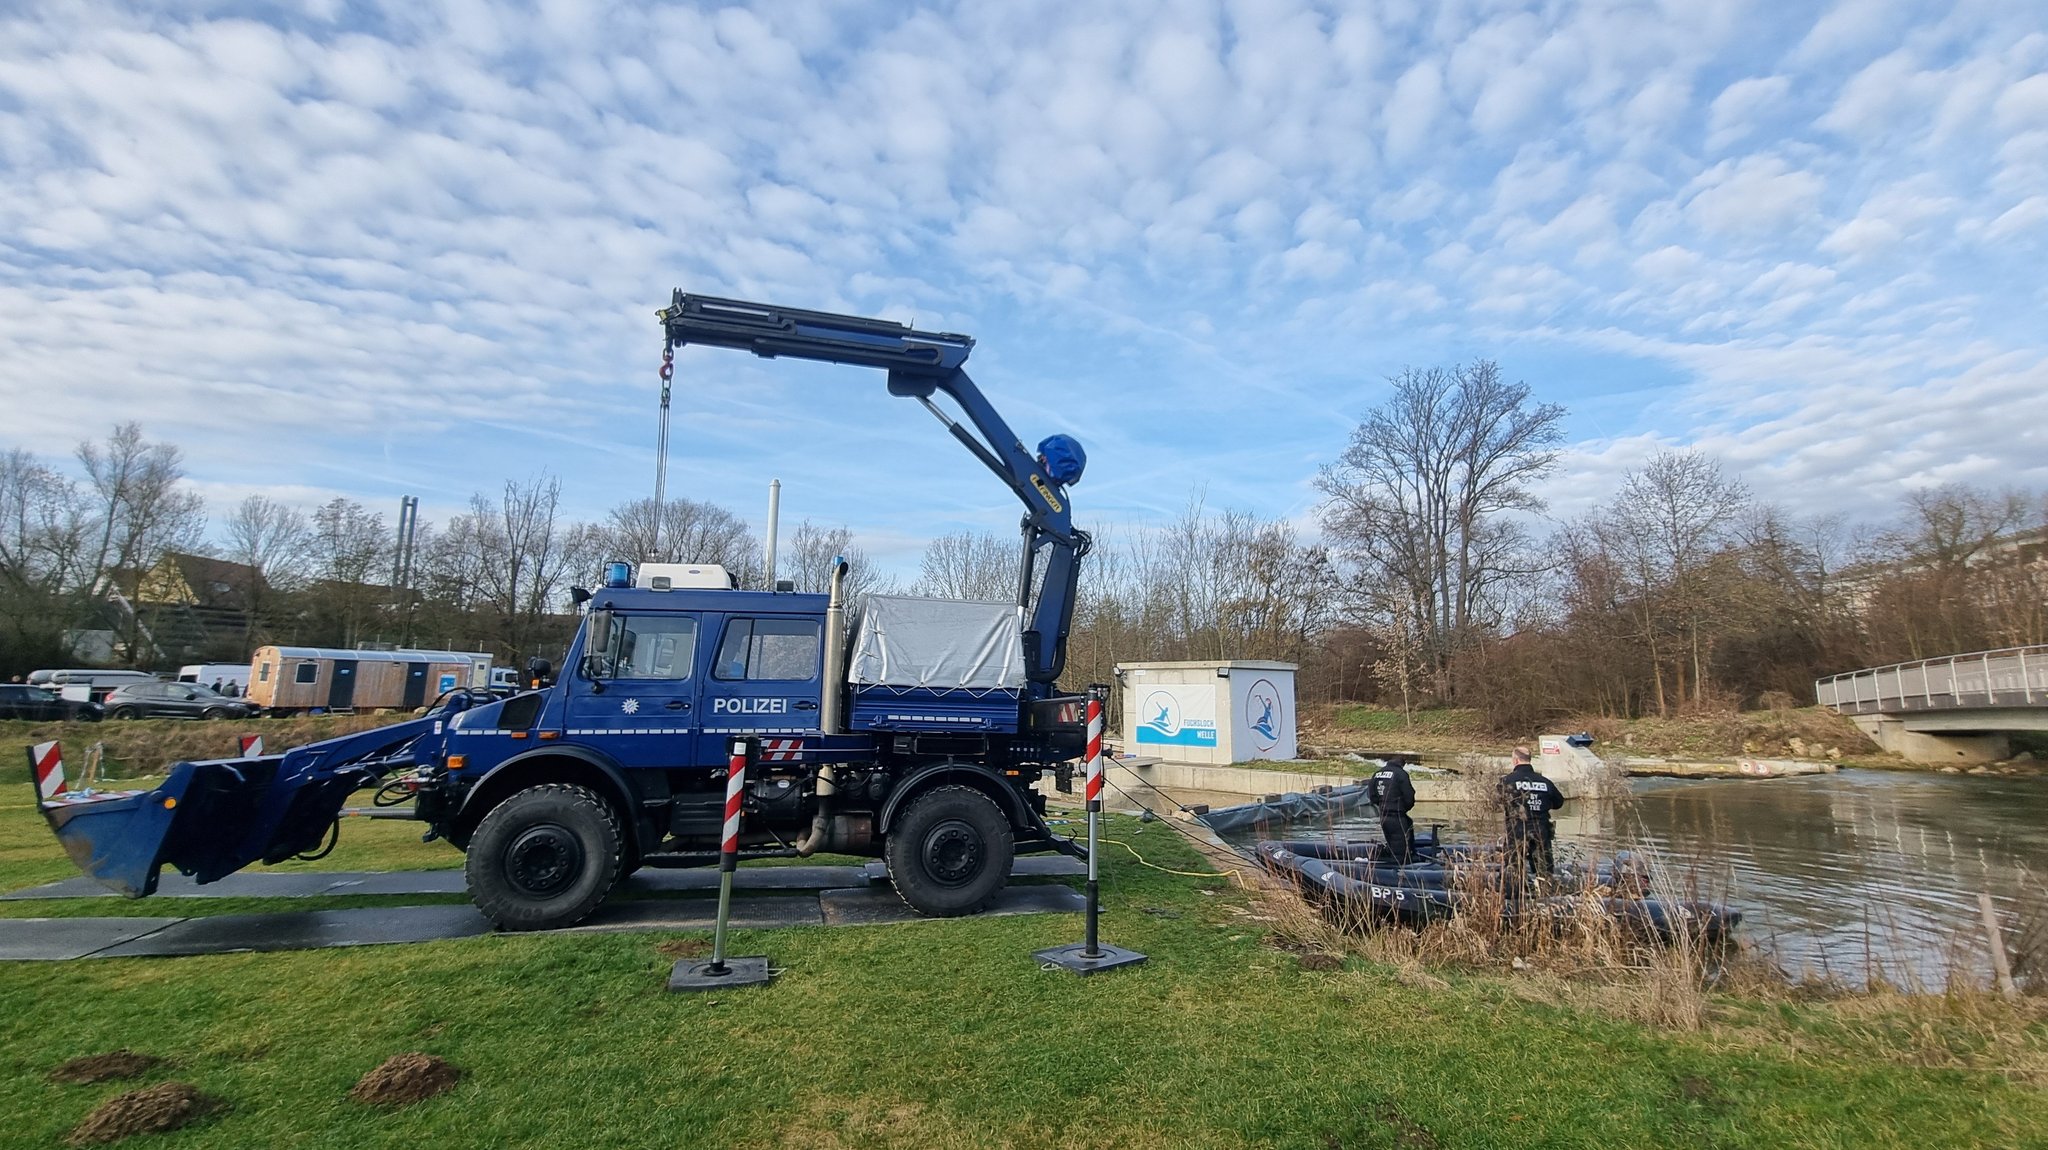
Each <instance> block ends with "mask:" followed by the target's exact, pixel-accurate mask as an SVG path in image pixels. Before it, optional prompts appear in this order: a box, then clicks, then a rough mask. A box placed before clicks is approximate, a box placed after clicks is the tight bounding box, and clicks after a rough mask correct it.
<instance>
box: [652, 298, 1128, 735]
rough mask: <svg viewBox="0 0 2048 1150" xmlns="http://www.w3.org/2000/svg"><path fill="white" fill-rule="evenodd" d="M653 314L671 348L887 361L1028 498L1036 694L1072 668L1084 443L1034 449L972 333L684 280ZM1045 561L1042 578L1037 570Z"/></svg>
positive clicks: (893, 375) (1023, 602) (1027, 576)
mask: <svg viewBox="0 0 2048 1150" xmlns="http://www.w3.org/2000/svg"><path fill="white" fill-rule="evenodd" d="M656 315H657V316H658V317H659V318H660V320H661V322H662V326H663V328H664V331H665V333H666V336H667V340H668V347H669V349H671V350H672V349H674V348H676V347H679V346H682V345H685V344H701V345H705V346H710V347H728V348H736V349H739V350H742V351H750V352H753V353H754V354H755V355H758V356H761V357H762V358H764V359H776V358H788V359H809V360H817V361H820V362H824V363H840V364H847V365H849V366H854V367H874V368H880V369H882V370H884V371H886V372H888V388H889V394H891V395H897V396H903V397H905V398H909V399H915V400H917V401H918V402H920V403H922V404H923V405H924V406H925V408H926V409H927V410H929V411H930V412H931V413H932V414H933V415H935V416H937V417H938V419H939V421H940V422H941V423H943V424H945V426H946V429H947V430H948V431H949V432H951V433H952V435H953V437H954V438H955V439H956V440H958V441H959V442H960V443H961V445H962V446H964V447H966V448H967V450H968V451H969V452H970V453H971V454H972V455H973V456H974V457H975V458H976V459H978V460H980V461H981V463H982V465H983V466H985V467H987V468H988V469H989V470H990V471H991V472H994V473H995V476H996V478H998V479H1000V480H1002V481H1003V484H1004V485H1005V486H1007V487H1008V488H1009V489H1010V490H1011V492H1012V493H1014V494H1015V495H1016V496H1017V498H1018V499H1019V500H1020V501H1021V502H1022V503H1023V504H1024V522H1023V534H1024V555H1023V561H1022V564H1021V567H1020V570H1019V573H1018V589H1017V602H1018V604H1019V606H1021V607H1024V608H1025V609H1026V610H1028V611H1030V612H1031V615H1030V618H1029V621H1028V622H1029V625H1028V627H1027V628H1026V630H1025V632H1024V666H1025V672H1026V676H1027V678H1028V679H1029V680H1030V682H1031V684H1032V691H1033V694H1034V695H1035V696H1038V697H1043V696H1045V695H1047V694H1049V693H1051V690H1052V685H1053V684H1054V683H1056V682H1057V681H1058V679H1059V676H1060V672H1061V671H1062V670H1063V669H1064V668H1065V666H1066V653H1067V633H1068V631H1069V630H1070V629H1071V628H1072V624H1073V616H1074V597H1075V590H1076V586H1077V583H1078V580H1079V577H1080V562H1081V559H1082V558H1083V557H1084V556H1085V555H1087V553H1088V549H1089V538H1088V534H1087V532H1085V531H1081V530H1079V529H1077V528H1076V527H1074V525H1073V512H1072V508H1071V506H1070V505H1069V503H1068V499H1067V494H1066V487H1067V485H1068V484H1071V483H1073V482H1074V481H1076V480H1078V479H1079V478H1080V469H1081V464H1082V462H1083V461H1082V460H1081V458H1080V452H1079V446H1078V445H1076V444H1073V443H1072V441H1071V440H1066V439H1065V437H1054V438H1052V439H1048V440H1045V441H1044V442H1042V443H1040V445H1039V450H1038V451H1037V452H1033V451H1029V450H1027V449H1026V448H1025V446H1024V444H1023V442H1022V441H1021V440H1019V439H1018V438H1017V435H1016V433H1015V432H1013V431H1011V430H1010V425H1009V424H1008V423H1007V422H1005V421H1004V420H1003V417H1002V415H1001V414H1000V413H999V412H997V411H996V409H995V407H994V405H992V404H991V403H990V402H989V401H988V397H987V396H986V395H984V394H982V391H981V388H980V387H978V386H976V384H975V382H974V380H973V379H972V378H970V377H969V376H968V374H967V372H966V370H965V369H964V368H963V367H962V365H963V364H965V363H966V362H967V356H968V354H969V353H970V352H972V351H973V350H974V340H973V338H972V337H970V336H965V335H958V334H955V333H951V332H924V331H918V330H916V329H914V328H911V327H909V326H907V325H905V324H900V323H894V322H892V321H889V320H882V319H868V318H864V317H861V316H850V315H836V314H833V313H831V312H820V311H806V310H803V309H800V308H786V307H776V306H773V305H769V304H760V303H750V302H747V301H744V300H731V299H719V298H716V297H713V296H701V295H690V294H687V293H685V292H683V291H682V289H680V288H678V289H677V290H676V292H675V295H674V297H673V299H672V300H671V302H670V305H669V306H668V307H666V308H664V309H662V310H661V311H659V312H657V313H656ZM939 394H943V395H945V396H947V397H948V398H950V399H951V400H952V401H953V402H954V403H955V404H956V405H958V406H959V408H960V411H961V412H962V413H963V414H965V415H966V417H967V420H968V422H969V423H971V424H972V425H973V430H972V431H970V430H969V429H968V428H967V427H964V426H962V425H961V424H960V423H959V421H957V420H955V419H954V418H953V417H952V416H950V415H948V414H947V413H946V412H945V410H944V409H943V408H941V407H939V406H938V405H937V404H936V403H934V402H933V401H932V400H933V396H935V395H939ZM1056 441H1057V442H1058V443H1059V446H1060V447H1062V448H1066V449H1070V450H1071V451H1072V454H1073V456H1074V462H1073V464H1072V466H1071V467H1070V468H1065V469H1063V470H1062V472H1061V474H1059V475H1056V474H1055V467H1054V465H1053V464H1050V463H1048V455H1049V452H1048V448H1049V447H1052V446H1053V445H1055V443H1056ZM1041 553H1042V555H1043V558H1042V559H1041ZM1041 562H1042V563H1043V579H1042V580H1040V579H1038V578H1037V576H1038V573H1039V568H1038V564H1040V563H1041ZM1034 584H1036V585H1037V588H1038V595H1037V601H1036V603H1035V604H1034V603H1033V602H1032V590H1033V587H1034Z"/></svg>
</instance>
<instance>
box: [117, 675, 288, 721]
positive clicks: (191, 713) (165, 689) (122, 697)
mask: <svg viewBox="0 0 2048 1150" xmlns="http://www.w3.org/2000/svg"><path fill="white" fill-rule="evenodd" d="M106 708H107V717H108V718H110V719H144V718H148V719H248V718H253V717H254V716H255V715H256V714H257V712H258V711H259V710H261V708H259V707H257V706H256V704H254V703H251V702H247V701H245V700H242V699H230V698H228V697H227V696H226V695H221V694H216V693H214V691H213V690H212V689H211V688H208V687H202V686H199V685H198V684H197V683H130V684H128V685H127V686H125V687H116V688H115V689H114V690H113V691H112V692H111V693H110V694H108V695H107V699H106Z"/></svg>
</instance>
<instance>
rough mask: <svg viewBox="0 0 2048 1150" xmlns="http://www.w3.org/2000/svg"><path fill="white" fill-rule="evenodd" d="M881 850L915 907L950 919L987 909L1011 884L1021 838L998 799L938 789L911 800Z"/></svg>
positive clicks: (903, 894)
mask: <svg viewBox="0 0 2048 1150" xmlns="http://www.w3.org/2000/svg"><path fill="white" fill-rule="evenodd" d="M883 851H884V854H885V855H886V856H887V858H888V861H889V880H890V881H891V882H893V883H894V884H895V885H896V893H897V894H898V895H899V896H901V897H902V899H903V901H904V902H906V903H909V904H910V906H911V909H913V910H915V911H917V912H918V913H919V914H925V915H930V916H932V917H933V918H952V917H954V916H955V915H962V914H973V913H974V912H975V911H978V910H980V909H981V908H983V907H985V906H987V905H988V904H989V900H991V899H993V898H995V896H996V893H997V892H998V891H1000V890H1002V889H1003V884H1004V883H1006V882H1008V881H1010V863H1011V862H1012V861H1014V860H1015V859H1016V857H1017V836H1016V834H1015V832H1013V831H1012V830H1011V829H1010V820H1009V819H1008V818H1007V817H1005V816H1004V814H1003V810H1002V808H1001V807H999V806H997V805H996V803H995V800H994V799H991V798H989V797H988V796H987V795H985V794H983V793H981V792H980V791H977V790H975V789H974V788H973V787H962V786H946V787H934V788H932V789H931V790H929V791H926V792H925V793H924V794H922V795H919V796H918V797H917V798H915V799H913V800H911V803H910V807H909V809H907V810H905V811H904V812H903V815H902V817H900V818H898V819H897V820H896V825H895V826H893V827H891V828H890V829H889V841H888V843H887V845H886V846H885V847H884V848H883Z"/></svg>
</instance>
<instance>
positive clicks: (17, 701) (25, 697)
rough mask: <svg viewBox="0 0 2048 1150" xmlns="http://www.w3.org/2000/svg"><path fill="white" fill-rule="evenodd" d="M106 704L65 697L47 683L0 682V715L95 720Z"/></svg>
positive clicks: (89, 721)
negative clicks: (51, 688) (34, 684)
mask: <svg viewBox="0 0 2048 1150" xmlns="http://www.w3.org/2000/svg"><path fill="white" fill-rule="evenodd" d="M106 713H107V712H106V708H104V707H102V706H100V705H99V704H98V703H86V702H81V701H79V700H77V699H67V698H65V697H64V696H62V695H59V694H58V693H57V692H55V691H52V690H50V689H49V688H48V687H32V686H29V685H28V684H26V683H0V719H42V720H45V721H47V720H50V719H78V720H83V721H85V722H88V723H96V722H98V721H99V720H100V717H101V716H103V715H105V714H106Z"/></svg>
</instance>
